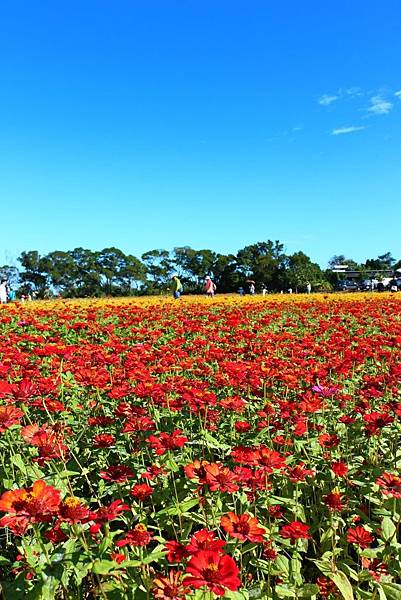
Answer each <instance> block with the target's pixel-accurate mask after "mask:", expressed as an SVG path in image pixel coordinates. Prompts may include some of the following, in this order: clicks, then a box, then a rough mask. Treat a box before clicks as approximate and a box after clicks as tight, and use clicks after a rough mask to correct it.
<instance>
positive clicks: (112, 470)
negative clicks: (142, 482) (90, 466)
mask: <svg viewBox="0 0 401 600" xmlns="http://www.w3.org/2000/svg"><path fill="white" fill-rule="evenodd" d="M99 475H100V477H101V478H102V479H106V481H114V482H115V483H124V482H125V481H127V479H130V478H131V477H134V472H133V470H132V469H130V468H129V467H126V466H125V465H114V466H112V467H109V468H108V469H107V470H106V471H100V473H99Z"/></svg>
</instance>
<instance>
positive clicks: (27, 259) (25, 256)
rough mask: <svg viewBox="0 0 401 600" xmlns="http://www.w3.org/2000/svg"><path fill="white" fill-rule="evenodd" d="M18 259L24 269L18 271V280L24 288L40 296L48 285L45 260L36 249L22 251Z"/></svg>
mask: <svg viewBox="0 0 401 600" xmlns="http://www.w3.org/2000/svg"><path fill="white" fill-rule="evenodd" d="M18 261H19V262H20V263H21V265H22V267H23V269H24V270H23V271H21V273H20V281H21V283H22V285H23V287H24V290H25V291H32V292H36V293H37V295H38V296H42V295H43V293H44V291H45V290H46V289H47V287H48V285H49V274H48V270H47V264H46V261H45V260H44V259H43V257H41V256H40V254H39V252H38V251H37V250H29V251H28V252H22V253H21V255H20V256H19V258H18Z"/></svg>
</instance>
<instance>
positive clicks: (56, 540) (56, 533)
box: [44, 523, 68, 544]
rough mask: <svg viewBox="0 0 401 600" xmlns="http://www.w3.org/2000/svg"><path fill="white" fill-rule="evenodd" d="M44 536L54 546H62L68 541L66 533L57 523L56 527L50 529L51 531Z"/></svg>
mask: <svg viewBox="0 0 401 600" xmlns="http://www.w3.org/2000/svg"><path fill="white" fill-rule="evenodd" d="M44 535H45V538H46V539H47V540H49V542H51V543H52V544H60V543H61V542H65V540H67V539H68V537H67V536H66V534H65V533H64V531H63V530H62V529H61V527H60V523H56V525H55V526H54V527H53V528H52V529H49V531H46V532H45V534H44Z"/></svg>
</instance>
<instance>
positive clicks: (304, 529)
mask: <svg viewBox="0 0 401 600" xmlns="http://www.w3.org/2000/svg"><path fill="white" fill-rule="evenodd" d="M309 529H310V527H309V525H305V523H301V522H300V521H292V523H289V524H288V525H283V526H282V528H281V529H280V535H281V537H283V538H288V539H289V540H291V544H295V540H298V539H303V540H308V539H309V538H310V537H311V536H310V534H309Z"/></svg>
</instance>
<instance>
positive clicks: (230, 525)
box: [220, 512, 266, 542]
mask: <svg viewBox="0 0 401 600" xmlns="http://www.w3.org/2000/svg"><path fill="white" fill-rule="evenodd" d="M220 523H221V526H222V527H223V529H224V531H225V532H226V533H228V535H230V536H231V537H234V538H237V539H238V540H240V541H241V542H245V541H246V540H249V541H250V542H262V541H263V535H264V534H265V533H266V530H265V529H263V527H259V524H258V520H257V518H256V517H251V515H248V514H246V513H245V514H243V515H236V514H235V513H233V512H229V513H227V514H226V515H223V516H222V517H221V521H220Z"/></svg>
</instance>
